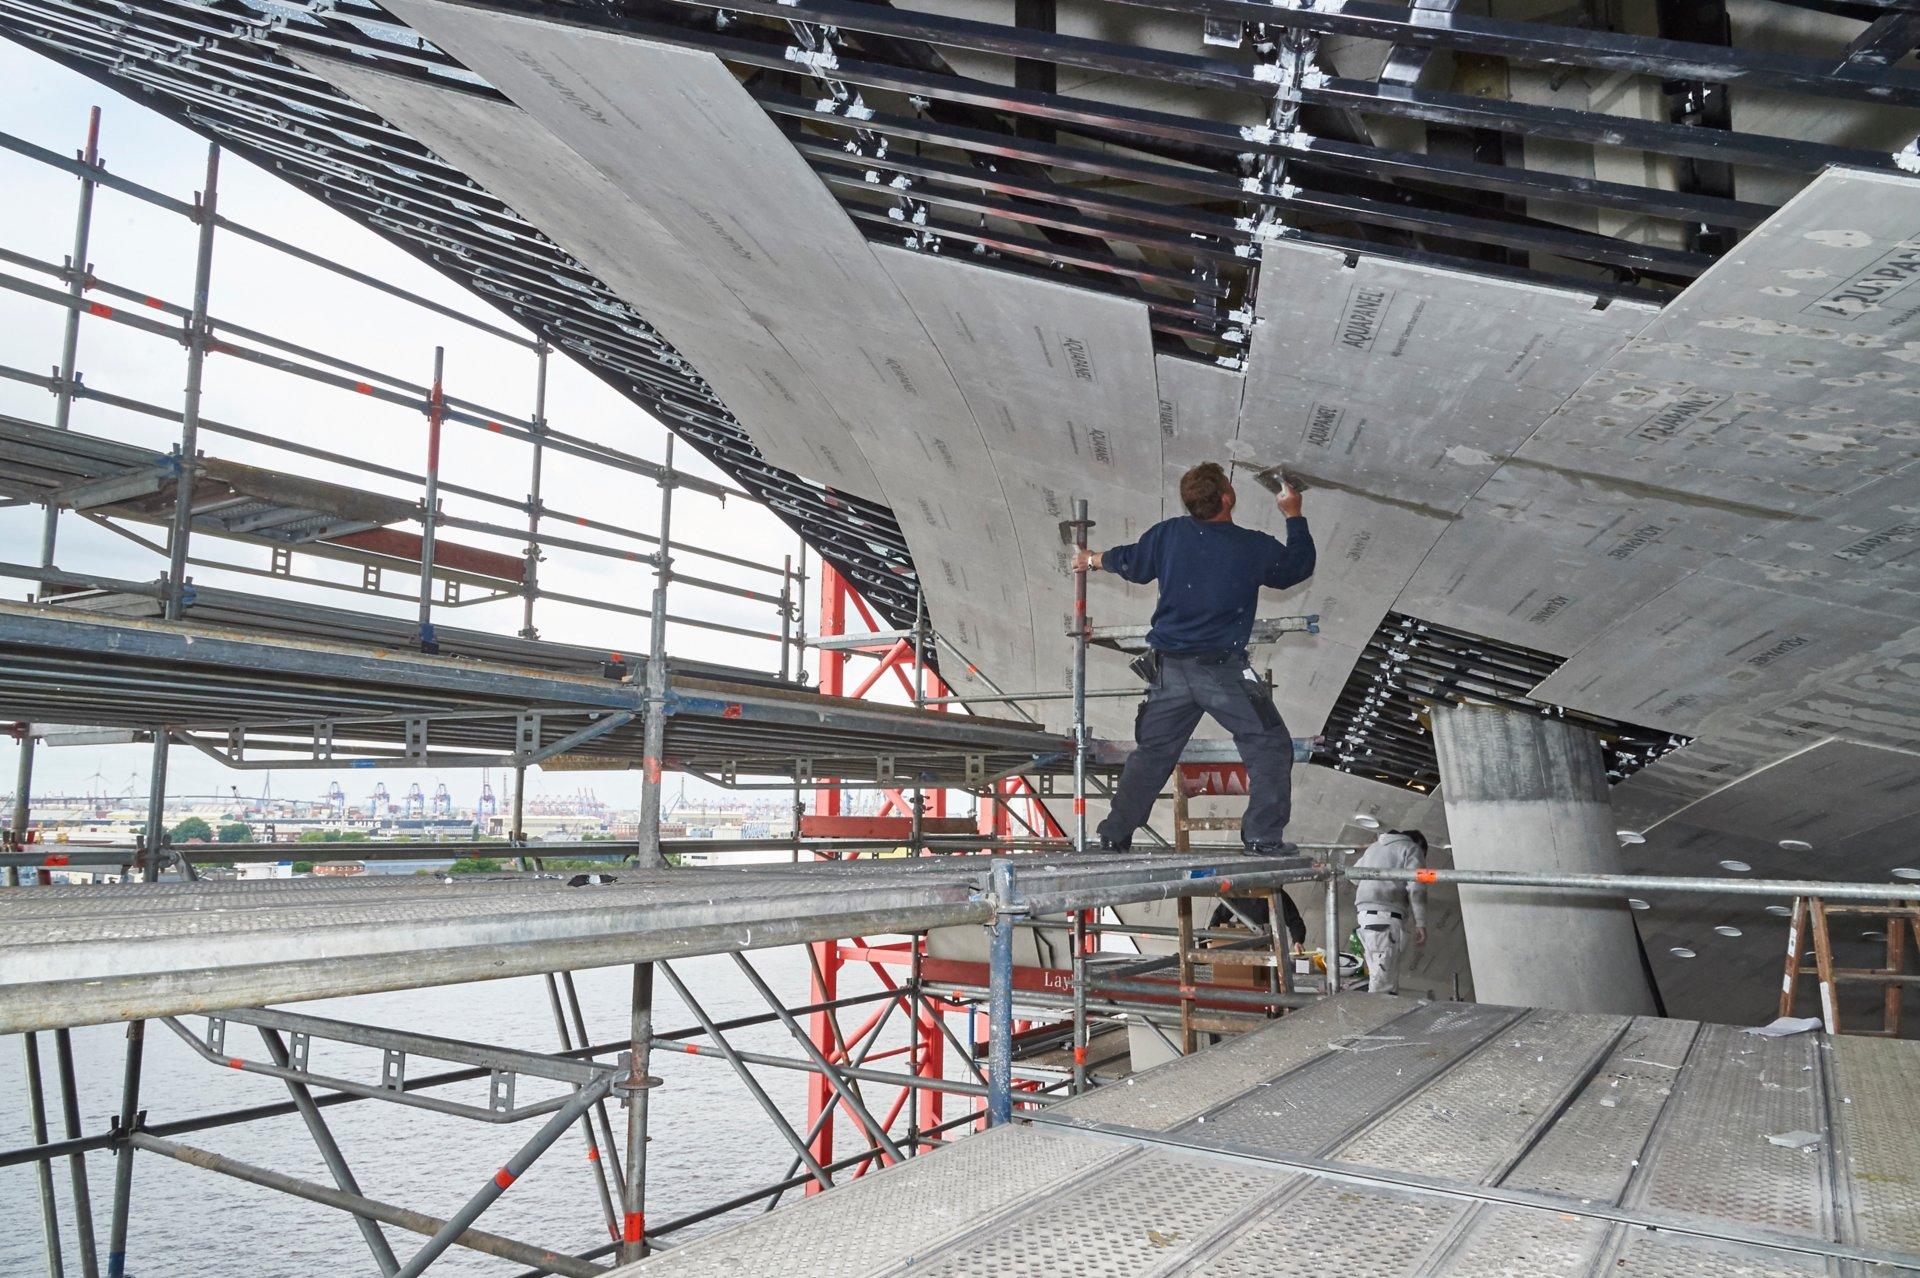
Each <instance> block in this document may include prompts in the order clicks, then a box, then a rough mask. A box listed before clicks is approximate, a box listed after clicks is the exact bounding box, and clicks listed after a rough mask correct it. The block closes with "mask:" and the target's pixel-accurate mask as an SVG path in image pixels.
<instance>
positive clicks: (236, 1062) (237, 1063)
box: [227, 1056, 247, 1069]
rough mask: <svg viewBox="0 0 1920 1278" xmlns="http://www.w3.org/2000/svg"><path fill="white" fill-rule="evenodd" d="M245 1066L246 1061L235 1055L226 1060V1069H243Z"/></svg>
mask: <svg viewBox="0 0 1920 1278" xmlns="http://www.w3.org/2000/svg"><path fill="white" fill-rule="evenodd" d="M246 1067H247V1063H246V1062H245V1061H243V1060H241V1059H240V1058H239V1057H238V1056H235V1057H233V1058H231V1059H229V1060H228V1061H227V1068H228V1069H245V1068H246Z"/></svg>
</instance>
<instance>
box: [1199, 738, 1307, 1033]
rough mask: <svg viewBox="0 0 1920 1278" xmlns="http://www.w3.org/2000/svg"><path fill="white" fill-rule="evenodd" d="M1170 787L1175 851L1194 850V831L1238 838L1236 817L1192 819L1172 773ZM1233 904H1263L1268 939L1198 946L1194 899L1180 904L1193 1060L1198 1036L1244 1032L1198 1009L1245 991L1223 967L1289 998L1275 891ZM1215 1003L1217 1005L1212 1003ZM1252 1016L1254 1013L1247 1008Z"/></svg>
mask: <svg viewBox="0 0 1920 1278" xmlns="http://www.w3.org/2000/svg"><path fill="white" fill-rule="evenodd" d="M1173 775H1174V786H1173V847H1174V851H1176V852H1190V851H1192V850H1193V840H1192V832H1193V831H1195V830H1230V831H1233V832H1234V833H1238V832H1239V830H1240V818H1239V817H1196V816H1193V815H1192V814H1191V812H1190V810H1189V807H1188V803H1187V790H1186V786H1185V785H1184V784H1182V782H1181V779H1180V773H1179V771H1178V770H1177V769H1176V770H1175V772H1174V774H1173ZM1233 899H1234V900H1236V901H1239V900H1247V899H1257V900H1263V901H1265V902H1266V903H1267V935H1266V936H1265V937H1262V936H1261V935H1260V934H1259V933H1258V932H1249V933H1248V935H1247V939H1246V941H1244V942H1234V943H1232V945H1231V946H1230V947H1226V948H1223V947H1221V946H1218V945H1215V946H1202V945H1199V944H1196V940H1197V938H1196V937H1195V936H1194V934H1193V933H1194V925H1193V898H1192V897H1190V896H1183V897H1181V898H1180V899H1179V932H1180V936H1179V946H1180V969H1179V970H1180V1052H1181V1054H1182V1055H1185V1056H1191V1055H1193V1053H1194V1051H1195V1050H1196V1049H1197V1047H1198V1046H1199V1036H1200V1034H1202V1033H1220V1032H1234V1031H1237V1030H1240V1029H1243V1028H1245V1025H1244V1022H1233V1021H1230V1020H1228V1019H1226V1018H1222V1017H1216V1016H1209V1015H1206V1014H1205V1013H1203V1012H1202V1011H1201V1010H1200V1008H1199V1006H1198V1004H1199V1002H1200V1000H1201V999H1204V998H1205V997H1206V993H1207V991H1208V990H1210V989H1226V990H1243V989H1248V988H1250V987H1248V986H1245V985H1229V984H1225V983H1223V982H1221V981H1220V980H1219V969H1220V968H1222V967H1228V966H1231V967H1238V968H1265V969H1267V971H1268V973H1269V975H1268V977H1267V991H1268V992H1269V993H1273V994H1291V993H1293V961H1292V957H1291V955H1289V954H1288V952H1287V947H1288V944H1289V940H1290V938H1289V937H1288V936H1287V925H1286V910H1285V907H1283V906H1282V905H1281V904H1280V899H1279V893H1278V891H1277V889H1273V888H1266V889H1255V890H1252V891H1249V892H1246V893H1245V894H1236V895H1235V897H1234V898H1233ZM1202 964H1205V965H1207V967H1208V968H1209V969H1210V970H1211V971H1212V972H1213V974H1214V978H1215V979H1214V980H1213V981H1212V982H1210V983H1208V984H1206V985H1202V984H1201V983H1200V980H1199V973H1198V969H1199V967H1200V966H1201V965H1202ZM1216 1001H1217V1000H1216ZM1247 1010H1248V1011H1252V1010H1254V1009H1251V1008H1249V1009H1247ZM1280 1012H1281V1009H1279V1008H1271V1009H1268V1011H1267V1012H1266V1015H1267V1017H1268V1018H1269V1019H1271V1018H1273V1017H1276V1016H1278V1015H1280Z"/></svg>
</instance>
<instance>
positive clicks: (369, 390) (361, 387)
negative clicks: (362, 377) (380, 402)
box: [353, 382, 373, 395]
mask: <svg viewBox="0 0 1920 1278" xmlns="http://www.w3.org/2000/svg"><path fill="white" fill-rule="evenodd" d="M353 388H354V389H355V390H356V391H359V392H360V393H361V394H362V395H371V394H373V387H371V386H369V385H367V384H366V383H365V382H355V383H354V384H353Z"/></svg>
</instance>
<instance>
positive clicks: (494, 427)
mask: <svg viewBox="0 0 1920 1278" xmlns="http://www.w3.org/2000/svg"><path fill="white" fill-rule="evenodd" d="M487 429H488V430H490V431H492V432H493V433H494V434H496V435H504V434H506V432H507V428H506V427H505V426H502V425H501V424H500V423H499V422H488V423H487Z"/></svg>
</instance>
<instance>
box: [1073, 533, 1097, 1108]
mask: <svg viewBox="0 0 1920 1278" xmlns="http://www.w3.org/2000/svg"><path fill="white" fill-rule="evenodd" d="M1092 527H1093V521H1092V520H1091V519H1089V518H1088V517H1087V499H1086V498H1084V497H1075V498H1074V499H1073V520H1072V528H1073V549H1074V554H1075V556H1076V557H1077V556H1079V555H1083V554H1085V553H1086V549H1087V531H1088V529H1090V528H1092ZM1088 572H1089V569H1088V568H1087V567H1085V566H1079V567H1076V568H1075V570H1074V574H1073V850H1074V851H1075V852H1080V853H1084V852H1085V851H1086V850H1087V637H1088V629H1089V622H1088V619H1087V573H1088ZM1072 944H1073V1091H1074V1094H1075V1095H1076V1096H1077V1095H1079V1094H1080V1093H1081V1092H1083V1091H1085V1090H1086V1087H1087V984H1086V982H1087V912H1086V911H1085V910H1075V911H1074V912H1073V941H1072Z"/></svg>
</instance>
